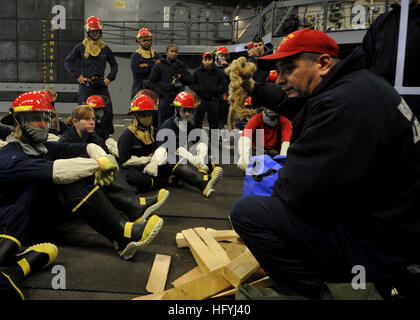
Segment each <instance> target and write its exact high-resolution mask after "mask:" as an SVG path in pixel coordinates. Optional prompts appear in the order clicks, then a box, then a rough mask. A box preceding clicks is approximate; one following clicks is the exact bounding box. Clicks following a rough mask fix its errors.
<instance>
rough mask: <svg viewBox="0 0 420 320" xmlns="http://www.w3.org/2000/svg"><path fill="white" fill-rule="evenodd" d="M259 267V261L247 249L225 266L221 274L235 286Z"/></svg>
mask: <svg viewBox="0 0 420 320" xmlns="http://www.w3.org/2000/svg"><path fill="white" fill-rule="evenodd" d="M259 268H260V265H259V263H258V262H257V260H256V259H255V258H254V256H253V255H252V254H251V252H250V251H249V250H247V251H245V252H244V253H242V254H241V255H240V256H238V257H237V258H235V259H234V260H232V261H231V262H230V263H229V264H228V265H226V266H225V268H224V269H223V276H224V277H225V278H226V280H228V281H229V282H230V283H231V284H232V285H233V286H234V287H235V288H237V287H238V286H239V285H240V284H241V283H243V282H244V281H245V280H246V279H248V278H249V277H250V276H251V275H252V274H253V273H254V272H255V271H257V270H258V269H259Z"/></svg>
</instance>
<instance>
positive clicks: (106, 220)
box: [77, 190, 163, 260]
mask: <svg viewBox="0 0 420 320" xmlns="http://www.w3.org/2000/svg"><path fill="white" fill-rule="evenodd" d="M77 212H79V214H80V216H81V217H82V219H83V220H85V221H86V222H87V223H88V224H89V226H91V227H92V228H93V229H94V230H96V231H97V232H99V233H100V234H102V235H103V236H105V237H106V238H107V239H108V240H110V241H111V242H112V243H113V245H114V247H115V249H117V250H118V251H119V252H118V253H119V255H120V256H121V257H122V258H124V259H125V260H128V259H130V258H131V257H132V256H133V255H134V253H135V252H136V250H137V249H139V248H142V247H144V246H145V245H147V244H149V243H150V242H151V241H152V240H153V239H154V238H155V237H156V235H157V234H158V233H159V231H160V230H161V228H162V226H163V219H161V218H160V217H158V216H156V215H153V216H152V217H150V218H149V219H143V220H142V221H140V222H137V223H134V222H129V221H127V220H126V219H124V218H123V216H124V214H123V213H122V212H120V211H119V210H117V209H115V208H114V207H113V206H112V203H111V202H110V201H109V200H108V198H107V197H106V196H105V195H104V194H103V192H101V190H98V191H96V192H95V193H94V194H93V195H92V196H91V197H90V198H89V199H88V200H87V201H86V202H85V203H84V204H83V205H82V206H81V207H80V208H79V209H78V211H77Z"/></svg>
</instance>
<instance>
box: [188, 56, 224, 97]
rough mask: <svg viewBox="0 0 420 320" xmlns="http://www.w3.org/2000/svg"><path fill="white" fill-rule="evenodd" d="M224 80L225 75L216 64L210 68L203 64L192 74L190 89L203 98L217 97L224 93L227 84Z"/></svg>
mask: <svg viewBox="0 0 420 320" xmlns="http://www.w3.org/2000/svg"><path fill="white" fill-rule="evenodd" d="M224 80H225V79H224V76H223V75H222V73H221V72H220V71H219V69H218V68H217V67H216V66H215V65H214V64H213V65H212V66H211V68H210V69H209V70H207V69H205V68H204V66H203V65H201V66H199V67H198V68H197V69H195V70H194V72H193V74H192V83H191V84H190V89H192V90H193V91H195V93H196V94H197V95H198V96H199V97H200V98H201V99H211V98H216V97H218V96H219V95H221V94H222V93H224V89H225V86H226V83H225V81H224Z"/></svg>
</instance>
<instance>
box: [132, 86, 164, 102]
mask: <svg viewBox="0 0 420 320" xmlns="http://www.w3.org/2000/svg"><path fill="white" fill-rule="evenodd" d="M141 95H145V96H148V97H149V98H152V100H153V102H154V103H155V104H156V105H157V106H158V105H159V97H158V96H157V94H156V93H155V92H154V91H152V90H150V89H141V90H140V91H138V92H137V93H136V95H135V96H134V98H136V97H138V96H141ZM134 98H133V99H132V101H133V100H134Z"/></svg>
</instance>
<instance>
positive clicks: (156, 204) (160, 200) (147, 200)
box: [128, 189, 170, 223]
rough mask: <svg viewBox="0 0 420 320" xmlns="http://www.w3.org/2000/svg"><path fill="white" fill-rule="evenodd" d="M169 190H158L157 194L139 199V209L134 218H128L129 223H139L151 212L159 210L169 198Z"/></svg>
mask: <svg viewBox="0 0 420 320" xmlns="http://www.w3.org/2000/svg"><path fill="white" fill-rule="evenodd" d="M169 194H170V192H169V190H166V189H160V190H159V192H158V193H157V194H155V195H153V196H150V197H140V198H138V199H139V205H140V209H139V210H138V211H137V215H136V216H132V217H128V220H129V221H131V222H134V223H136V222H140V221H143V220H145V219H147V218H148V217H149V216H150V215H151V214H152V213H153V212H155V211H156V210H157V209H159V208H160V207H161V206H162V205H163V204H164V203H165V202H166V200H168V197H169Z"/></svg>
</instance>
